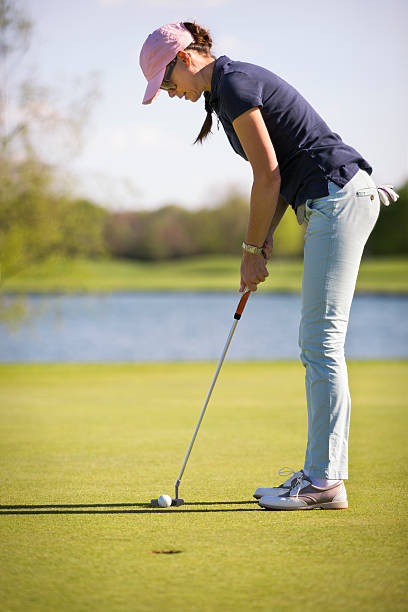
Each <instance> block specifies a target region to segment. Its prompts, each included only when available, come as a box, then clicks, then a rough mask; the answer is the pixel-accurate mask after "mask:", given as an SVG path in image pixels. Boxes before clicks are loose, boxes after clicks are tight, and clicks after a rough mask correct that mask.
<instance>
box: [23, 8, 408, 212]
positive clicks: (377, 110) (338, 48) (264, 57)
mask: <svg viewBox="0 0 408 612" xmlns="http://www.w3.org/2000/svg"><path fill="white" fill-rule="evenodd" d="M20 6H21V7H22V8H24V9H25V10H26V12H27V13H28V15H29V16H30V17H31V19H32V20H33V22H34V24H35V29H34V35H33V40H32V45H31V47H30V49H29V51H28V53H27V54H26V57H25V60H24V62H25V65H26V66H27V67H29V69H30V71H31V72H34V74H35V75H36V78H37V79H38V80H40V81H41V82H44V83H45V84H47V85H48V86H50V87H51V88H55V89H58V88H62V90H63V91H65V92H67V91H68V93H67V96H68V97H69V95H70V94H69V92H70V88H72V92H73V93H75V92H74V89H75V84H74V83H75V80H76V79H80V80H82V82H86V81H87V80H88V78H89V75H91V74H92V73H97V74H98V80H99V87H100V92H101V95H100V97H99V99H98V100H97V102H96V103H95V105H94V107H93V111H92V114H91V117H90V119H89V121H88V124H87V127H86V130H85V140H84V146H83V148H82V150H81V152H80V153H79V154H78V155H77V156H76V157H75V158H74V159H72V160H70V161H69V163H68V162H66V170H67V172H70V173H72V174H73V175H74V176H75V177H76V178H75V180H74V181H73V182H72V184H73V185H74V188H75V189H76V190H77V192H78V193H81V194H83V195H87V196H88V197H91V198H93V199H94V200H96V201H98V202H100V203H102V204H105V205H107V206H110V207H112V208H115V209H122V208H126V209H130V208H154V207H157V206H159V205H163V204H165V203H179V204H181V205H183V206H186V207H189V208H195V207H198V206H202V205H205V204H212V203H213V202H214V201H215V200H217V199H218V198H220V197H222V195H223V194H224V193H225V191H226V190H228V189H229V188H230V187H231V186H236V187H238V188H239V189H241V190H243V191H244V192H249V190H250V186H251V178H252V174H251V169H250V166H249V164H248V163H246V162H244V161H243V160H242V159H241V158H240V157H239V156H238V155H236V154H235V153H234V152H233V151H232V149H231V148H230V146H229V144H228V142H227V139H226V136H225V135H224V133H223V131H222V128H221V130H220V131H219V132H217V131H216V130H215V133H214V135H213V136H212V137H210V138H209V140H207V142H206V144H205V145H204V146H198V145H196V146H192V142H193V140H194V138H195V136H196V135H197V133H198V131H199V129H200V127H201V124H202V122H203V120H204V117H205V113H204V108H203V105H204V104H203V101H202V100H200V101H198V102H197V103H195V104H193V103H191V102H188V101H184V100H178V99H173V100H170V99H169V98H168V97H167V95H166V94H164V93H162V94H161V95H160V96H159V99H158V100H157V101H155V102H154V103H153V104H152V105H149V106H143V105H142V104H141V99H142V97H143V93H144V89H145V84H146V82H145V80H144V77H143V74H142V73H141V70H140V68H139V62H138V59H139V52H140V48H141V46H142V44H143V42H144V40H145V38H146V36H147V35H148V34H149V33H150V32H151V31H153V30H154V29H156V28H157V27H159V26H160V25H163V24H164V23H169V22H175V21H181V20H182V21H191V20H194V19H195V20H196V21H197V22H198V23H200V24H201V25H203V26H205V27H207V28H209V29H210V31H211V33H212V36H213V39H214V43H215V45H214V52H215V54H216V55H217V56H220V55H224V54H225V55H228V56H230V57H231V58H233V59H239V60H241V61H248V62H253V63H256V64H260V65H262V66H264V67H266V68H269V69H270V70H272V71H274V72H276V73H277V74H279V75H280V76H281V77H283V78H285V79H286V80H288V81H289V82H290V83H291V84H292V85H293V86H295V87H296V88H297V89H298V90H299V91H300V92H301V93H302V94H303V95H304V96H305V97H306V98H307V99H308V100H309V101H310V102H311V103H312V105H313V106H314V107H315V108H316V110H317V111H318V112H319V113H320V114H321V115H322V116H323V118H324V119H325V120H326V121H327V123H328V124H329V125H330V127H331V128H332V129H333V130H334V131H335V132H337V133H339V134H340V135H341V136H342V138H343V140H345V141H346V142H348V143H349V144H351V145H352V146H354V147H355V148H356V149H358V150H359V151H360V152H361V153H362V154H363V155H364V156H365V157H366V158H367V159H368V161H369V162H370V163H371V164H372V165H373V166H374V178H375V180H376V181H377V183H380V182H391V183H394V184H395V185H399V184H401V183H402V182H403V181H404V180H405V179H406V178H408V146H407V142H408V138H407V136H408V135H407V111H406V106H407V100H408V80H407V78H406V75H407V66H408V61H407V60H408V49H407V42H406V39H407V38H406V36H407V35H406V31H407V23H408V8H407V7H408V3H407V2H406V0H388V2H384V1H381V2H380V1H379V0H373V1H369V0H342V1H341V2H338V1H337V2H328V1H327V0H325V1H324V0H316V1H313V2H304V0H291V2H275V1H274V0H272V1H267V0H259V1H257V0H253V1H252V2H248V1H242V0H237V1H233V0H207V1H205V0H199V1H194V0H172V1H165V0H150V1H147V0H146V1H145V0H69V1H68V0H21V1H20ZM50 155H51V153H50ZM50 161H52V160H50Z"/></svg>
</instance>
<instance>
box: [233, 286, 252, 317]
mask: <svg viewBox="0 0 408 612" xmlns="http://www.w3.org/2000/svg"><path fill="white" fill-rule="evenodd" d="M250 294H251V292H250V291H245V293H244V295H243V296H242V298H241V299H240V300H239V304H238V307H237V310H236V312H235V314H234V319H237V321H239V319H240V318H241V315H242V313H243V312H244V308H245V305H246V303H247V301H248V298H249V296H250Z"/></svg>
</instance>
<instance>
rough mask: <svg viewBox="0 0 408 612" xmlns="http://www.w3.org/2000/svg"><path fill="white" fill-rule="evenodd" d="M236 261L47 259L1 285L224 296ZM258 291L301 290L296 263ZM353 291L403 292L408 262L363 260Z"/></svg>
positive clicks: (235, 278) (234, 285)
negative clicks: (201, 292)
mask: <svg viewBox="0 0 408 612" xmlns="http://www.w3.org/2000/svg"><path fill="white" fill-rule="evenodd" d="M239 268H240V258H239V257H234V256H224V257H221V256H202V257H197V258H190V259H180V260H173V261H168V262H159V263H142V262H131V261H121V260H109V259H105V260H85V259H71V260H66V259H58V258H54V259H50V260H48V261H45V262H43V263H41V264H37V265H34V266H32V267H30V268H28V269H27V270H25V271H23V272H21V273H20V274H18V275H16V276H14V277H12V278H10V279H8V280H6V281H5V282H4V283H3V286H2V289H3V290H4V291H5V292H17V293H24V292H54V291H57V292H80V291H94V292H112V291H171V290H174V291H229V290H234V289H238V287H239ZM269 273H270V276H269V278H268V279H267V282H266V283H265V284H263V285H262V287H261V290H262V291H300V288H301V282H302V261H301V260H279V259H275V260H272V262H271V263H270V264H269ZM357 290H358V291H369V292H390V293H395V292H401V293H407V292H408V258H379V259H367V260H363V263H362V265H361V269H360V274H359V278H358V281H357Z"/></svg>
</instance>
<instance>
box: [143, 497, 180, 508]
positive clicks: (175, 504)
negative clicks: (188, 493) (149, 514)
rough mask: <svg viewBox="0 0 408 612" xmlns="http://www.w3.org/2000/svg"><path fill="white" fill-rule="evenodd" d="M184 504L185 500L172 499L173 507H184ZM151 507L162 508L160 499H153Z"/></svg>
mask: <svg viewBox="0 0 408 612" xmlns="http://www.w3.org/2000/svg"><path fill="white" fill-rule="evenodd" d="M183 504H184V499H180V497H178V498H177V499H176V498H175V497H172V499H171V505H172V506H182V505H183ZM150 505H151V506H153V508H160V506H159V500H158V499H151V500H150Z"/></svg>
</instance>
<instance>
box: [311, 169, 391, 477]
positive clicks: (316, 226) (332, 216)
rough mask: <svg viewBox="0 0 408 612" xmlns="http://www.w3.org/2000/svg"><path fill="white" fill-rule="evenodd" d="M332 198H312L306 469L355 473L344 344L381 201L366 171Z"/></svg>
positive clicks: (320, 472)
mask: <svg viewBox="0 0 408 612" xmlns="http://www.w3.org/2000/svg"><path fill="white" fill-rule="evenodd" d="M329 192H330V193H329V195H328V196H326V197H323V198H318V199H315V200H308V201H307V202H306V211H305V220H306V222H307V230H306V234H305V247H304V266H303V280H302V316H301V323H300V330H299V347H300V349H301V361H302V363H303V365H304V366H305V368H306V377H305V385H306V400H307V410H308V440H307V449H306V457H305V465H304V468H305V472H306V473H307V474H308V475H309V476H311V477H313V478H333V479H345V478H348V434H349V424H350V408H351V402H350V393H349V387H348V377H347V366H346V361H345V357H344V343H345V339H346V332H347V325H348V320H349V313H350V307H351V302H352V299H353V294H354V288H355V284H356V279H357V274H358V269H359V265H360V260H361V256H362V253H363V249H364V246H365V243H366V242H367V239H368V237H369V235H370V233H371V231H372V229H373V227H374V225H375V222H376V220H377V217H378V214H379V209H380V200H379V197H378V193H377V189H376V186H375V184H374V182H373V180H372V179H371V177H370V176H369V175H368V174H367V173H366V172H364V171H363V170H359V171H358V172H357V174H356V175H355V176H354V177H353V178H352V179H351V181H349V182H348V183H347V185H345V186H344V187H342V188H341V187H338V186H337V185H335V184H334V183H331V182H329Z"/></svg>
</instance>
